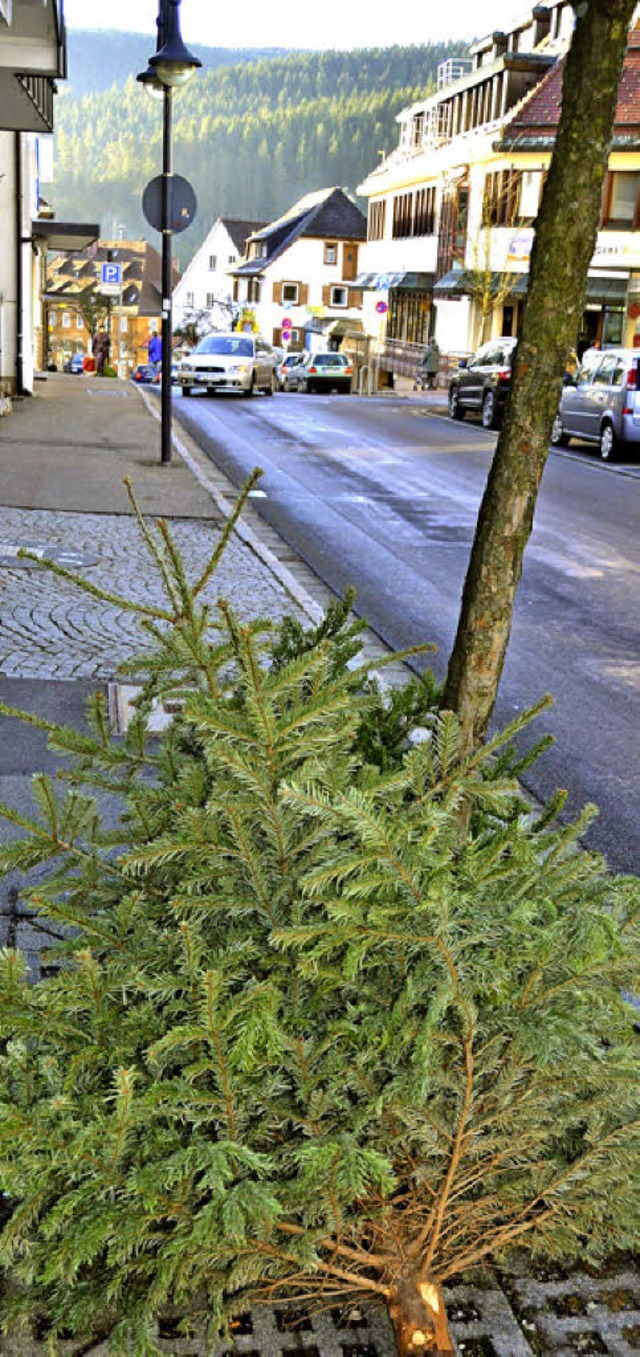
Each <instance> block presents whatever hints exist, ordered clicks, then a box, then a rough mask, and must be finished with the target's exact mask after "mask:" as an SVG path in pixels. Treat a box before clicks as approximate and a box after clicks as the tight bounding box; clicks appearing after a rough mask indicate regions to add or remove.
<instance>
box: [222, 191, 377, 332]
mask: <svg viewBox="0 0 640 1357" xmlns="http://www.w3.org/2000/svg"><path fill="white" fill-rule="evenodd" d="M366 233H367V224H366V220H365V218H364V217H363V215H362V213H361V212H360V210H359V208H358V207H357V206H356V204H355V203H354V202H353V201H352V199H351V198H350V197H349V195H348V194H347V193H345V192H344V190H343V189H339V188H332V189H323V190H321V191H320V192H319V193H311V194H308V195H307V196H306V197H305V198H301V199H300V201H299V202H297V203H295V204H294V206H293V207H292V208H290V210H289V211H288V212H287V213H285V215H284V216H283V217H279V218H278V219H277V221H274V222H271V223H270V224H269V225H268V226H265V227H264V228H263V229H262V230H261V231H257V232H255V233H254V234H253V235H252V236H251V237H250V238H249V240H248V242H247V252H246V257H245V259H244V260H242V262H241V263H240V264H238V265H236V267H235V268H233V269H232V270H231V273H232V276H233V278H234V279H235V285H234V294H233V295H234V301H235V302H236V303H237V306H238V312H239V318H238V324H239V325H240V326H243V327H245V328H251V329H255V330H259V331H260V333H261V334H262V335H263V336H264V337H265V339H268V340H269V341H270V342H271V343H273V344H276V345H284V346H285V347H290V348H291V349H293V350H301V349H303V348H305V347H307V348H311V349H313V350H318V349H321V348H324V347H326V345H327V344H329V345H332V346H335V347H338V346H339V344H340V342H341V341H342V339H343V338H344V336H345V335H346V334H348V333H352V332H354V333H362V328H363V327H362V291H361V289H360V288H359V287H358V286H357V284H356V278H357V275H358V269H359V250H360V249H361V246H362V244H363V242H364V241H365V239H366ZM283 323H284V326H285V335H284V339H283ZM287 334H289V338H287Z"/></svg>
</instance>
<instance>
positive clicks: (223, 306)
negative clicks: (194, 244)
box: [173, 217, 266, 335]
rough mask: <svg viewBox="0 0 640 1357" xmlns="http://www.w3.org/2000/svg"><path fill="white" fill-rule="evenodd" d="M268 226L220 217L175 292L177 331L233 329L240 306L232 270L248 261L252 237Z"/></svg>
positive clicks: (174, 321) (175, 326)
mask: <svg viewBox="0 0 640 1357" xmlns="http://www.w3.org/2000/svg"><path fill="white" fill-rule="evenodd" d="M265 225H266V223H265V222H263V221H241V220H239V219H238V218H236V217H218V219H217V221H215V222H214V223H213V226H212V227H211V230H210V231H209V233H208V235H207V237H206V240H204V241H203V243H202V245H201V246H200V249H199V250H197V251H196V253H195V254H194V256H193V259H192V260H191V262H190V263H189V264H188V265H187V267H186V269H185V271H184V273H183V275H182V278H181V279H180V282H179V283H178V286H177V287H176V289H175V291H174V294H173V324H174V329H175V330H184V329H185V327H193V330H194V334H196V333H197V334H198V335H200V334H205V333H206V332H208V331H209V330H228V329H229V328H230V326H231V324H232V321H233V320H234V319H235V318H236V314H237V306H236V303H235V302H234V298H233V279H232V278H231V277H230V274H229V270H230V269H232V268H233V267H234V265H236V264H237V263H238V261H239V260H240V259H243V258H244V255H245V251H246V247H247V241H248V239H249V237H250V236H252V235H253V234H254V232H256V231H261V230H262V228H263V227H264V226H265Z"/></svg>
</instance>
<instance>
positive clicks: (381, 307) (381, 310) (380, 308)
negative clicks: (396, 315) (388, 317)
mask: <svg viewBox="0 0 640 1357" xmlns="http://www.w3.org/2000/svg"><path fill="white" fill-rule="evenodd" d="M388 310H389V307H388V306H387V303H386V302H376V311H377V312H378V315H379V316H384V314H385V312H386V311H388Z"/></svg>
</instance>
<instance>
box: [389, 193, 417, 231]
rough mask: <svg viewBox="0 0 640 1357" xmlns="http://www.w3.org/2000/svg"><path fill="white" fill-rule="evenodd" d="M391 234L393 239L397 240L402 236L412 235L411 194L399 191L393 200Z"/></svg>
mask: <svg viewBox="0 0 640 1357" xmlns="http://www.w3.org/2000/svg"><path fill="white" fill-rule="evenodd" d="M392 235H393V238H394V240H399V239H401V238H402V237H403V236H410V235H413V194H412V193H399V194H396V196H395V198H394V200H393V227H392Z"/></svg>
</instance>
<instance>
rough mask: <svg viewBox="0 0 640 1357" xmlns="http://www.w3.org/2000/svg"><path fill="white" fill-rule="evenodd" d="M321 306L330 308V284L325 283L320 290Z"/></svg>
mask: <svg viewBox="0 0 640 1357" xmlns="http://www.w3.org/2000/svg"><path fill="white" fill-rule="evenodd" d="M322 305H323V306H331V283H325V285H324V287H323V289H322Z"/></svg>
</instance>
